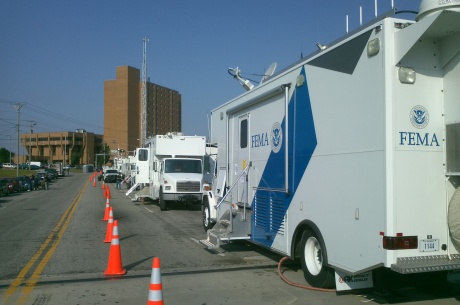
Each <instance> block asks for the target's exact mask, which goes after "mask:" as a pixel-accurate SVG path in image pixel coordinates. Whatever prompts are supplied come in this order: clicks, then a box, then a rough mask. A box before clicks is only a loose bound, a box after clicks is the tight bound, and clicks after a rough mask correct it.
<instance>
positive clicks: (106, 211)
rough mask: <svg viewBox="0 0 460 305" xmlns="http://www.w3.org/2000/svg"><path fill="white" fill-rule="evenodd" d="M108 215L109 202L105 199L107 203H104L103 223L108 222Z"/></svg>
mask: <svg viewBox="0 0 460 305" xmlns="http://www.w3.org/2000/svg"><path fill="white" fill-rule="evenodd" d="M109 213H110V201H109V199H108V198H107V201H106V202H105V212H104V218H102V220H103V221H108V220H109Z"/></svg>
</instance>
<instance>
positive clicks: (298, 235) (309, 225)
mask: <svg viewBox="0 0 460 305" xmlns="http://www.w3.org/2000/svg"><path fill="white" fill-rule="evenodd" d="M305 230H311V231H312V232H313V233H314V234H315V236H316V237H317V239H318V242H319V243H320V245H321V249H323V259H324V265H325V266H329V263H328V254H327V249H326V244H325V243H324V238H323V235H322V234H321V231H320V230H319V228H318V226H317V225H316V224H315V223H314V222H313V221H311V220H308V219H305V220H303V221H302V222H300V223H299V224H298V225H297V228H296V229H295V231H294V235H293V237H292V244H291V258H293V259H299V258H300V251H301V249H300V243H301V240H302V235H303V232H304V231H305Z"/></svg>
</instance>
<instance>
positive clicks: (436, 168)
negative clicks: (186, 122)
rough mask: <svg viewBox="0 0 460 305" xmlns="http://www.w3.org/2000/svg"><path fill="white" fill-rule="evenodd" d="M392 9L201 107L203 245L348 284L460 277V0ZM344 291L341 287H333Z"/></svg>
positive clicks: (316, 282)
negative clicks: (387, 273)
mask: <svg viewBox="0 0 460 305" xmlns="http://www.w3.org/2000/svg"><path fill="white" fill-rule="evenodd" d="M397 17H398V15H397V14H396V13H395V11H394V10H392V11H390V12H389V13H387V14H385V15H383V16H381V17H379V18H377V19H376V20H374V21H371V22H370V23H368V24H365V25H363V26H361V27H359V28H358V29H357V30H355V31H353V32H350V33H348V34H347V35H346V36H344V37H342V38H341V39H339V40H337V41H335V42H333V43H331V44H329V45H327V46H320V48H319V50H318V51H317V52H315V53H313V54H311V55H310V56H308V57H304V58H302V59H301V60H299V61H298V62H296V63H294V64H293V65H291V66H290V67H288V68H286V69H284V70H282V71H280V72H279V73H276V74H273V75H272V76H270V77H269V78H267V79H264V80H263V82H262V83H261V84H260V85H259V86H256V87H254V88H250V87H249V86H245V87H246V89H247V90H248V91H247V92H246V93H244V94H242V95H240V96H238V97H236V98H235V99H233V100H231V101H229V102H227V103H225V104H223V105H221V106H220V107H217V108H216V109H214V110H212V113H211V143H216V144H217V148H218V154H217V163H218V164H217V167H218V168H217V178H216V181H215V182H214V184H213V187H212V191H209V192H206V193H205V196H204V198H203V225H204V227H205V229H208V231H207V232H208V233H207V236H208V238H207V239H206V240H203V241H201V242H202V243H203V244H205V245H207V246H208V247H218V246H219V245H220V244H221V243H222V242H227V241H231V240H238V239H242V240H248V241H251V242H253V243H256V244H258V245H261V246H263V247H266V248H268V249H271V250H273V251H275V252H277V253H280V254H282V255H285V256H286V257H289V258H291V259H300V261H301V264H302V269H303V272H304V275H305V279H306V281H307V282H308V283H309V284H311V285H312V286H316V287H332V286H334V283H335V284H336V287H337V289H349V288H350V287H349V286H348V285H347V283H346V281H344V279H347V278H348V279H349V278H352V276H356V277H357V276H358V275H359V278H360V282H366V284H368V285H369V286H370V285H372V271H373V270H377V269H379V268H382V267H383V268H389V269H391V270H393V271H396V272H398V273H402V274H409V273H422V272H429V271H448V270H458V269H460V256H459V250H460V190H458V185H459V184H460V1H458V0H452V1H430V0H422V1H421V4H420V10H419V12H418V15H417V16H416V18H415V21H410V20H404V19H399V18H397ZM344 283H345V287H343V286H342V284H344Z"/></svg>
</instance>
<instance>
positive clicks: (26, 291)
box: [4, 181, 88, 305]
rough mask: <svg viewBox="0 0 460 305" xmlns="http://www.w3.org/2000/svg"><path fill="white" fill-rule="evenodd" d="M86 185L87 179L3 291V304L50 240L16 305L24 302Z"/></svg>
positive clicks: (65, 227) (68, 221)
mask: <svg viewBox="0 0 460 305" xmlns="http://www.w3.org/2000/svg"><path fill="white" fill-rule="evenodd" d="M87 186H88V181H86V182H85V184H84V185H83V187H82V189H81V190H80V192H79V193H78V194H77V196H76V197H75V198H74V200H73V201H72V203H71V205H70V206H69V208H67V210H66V211H65V212H64V214H63V215H62V217H61V219H60V220H59V222H58V224H57V225H56V227H55V228H54V229H53V231H51V233H50V235H48V237H47V238H46V240H45V242H44V243H43V244H42V245H41V246H40V248H39V249H38V251H37V252H36V253H35V254H34V256H33V257H32V258H31V259H30V261H29V262H28V263H27V264H26V265H25V266H24V268H22V270H21V271H20V272H19V274H18V276H17V277H16V278H15V279H14V280H13V281H12V282H11V284H10V286H9V287H8V289H7V290H6V291H5V293H4V297H5V300H4V301H5V303H4V304H8V301H9V299H10V298H11V296H12V295H13V294H14V292H15V291H16V290H17V289H18V287H19V286H20V285H21V284H22V283H23V281H24V279H25V276H26V274H27V273H28V272H29V270H30V269H31V267H32V266H33V265H34V264H35V262H36V261H37V260H38V258H39V257H40V256H41V255H42V254H43V252H44V251H45V249H46V248H47V247H48V245H49V244H50V242H51V241H53V243H52V244H51V247H50V248H49V249H48V251H47V252H46V254H45V256H44V257H43V258H42V259H41V261H40V262H39V263H38V266H37V267H36V268H35V271H34V273H33V274H32V275H31V276H30V277H29V279H28V280H27V282H26V283H25V287H24V288H23V289H22V293H21V295H20V299H19V300H18V303H17V304H18V305H22V304H25V302H26V301H27V299H28V297H29V295H30V293H31V292H32V290H33V288H34V287H35V285H36V284H37V282H38V279H39V277H40V274H41V273H42V271H43V269H44V268H45V267H46V265H47V264H48V262H49V260H50V259H51V257H52V256H53V253H54V251H55V250H56V248H57V246H58V245H59V242H60V241H61V239H62V236H63V235H64V233H65V231H66V230H67V227H68V225H69V223H70V220H71V219H72V216H73V214H74V213H75V210H76V209H77V206H78V203H79V202H80V199H81V196H82V194H83V192H84V191H85V190H86V188H87ZM56 233H57V237H55V234H56Z"/></svg>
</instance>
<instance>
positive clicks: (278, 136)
mask: <svg viewBox="0 0 460 305" xmlns="http://www.w3.org/2000/svg"><path fill="white" fill-rule="evenodd" d="M281 144H283V130H282V129H281V125H280V123H278V122H276V123H275V124H273V126H272V132H271V146H272V151H273V152H274V153H275V154H276V153H278V152H279V151H280V149H281Z"/></svg>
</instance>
